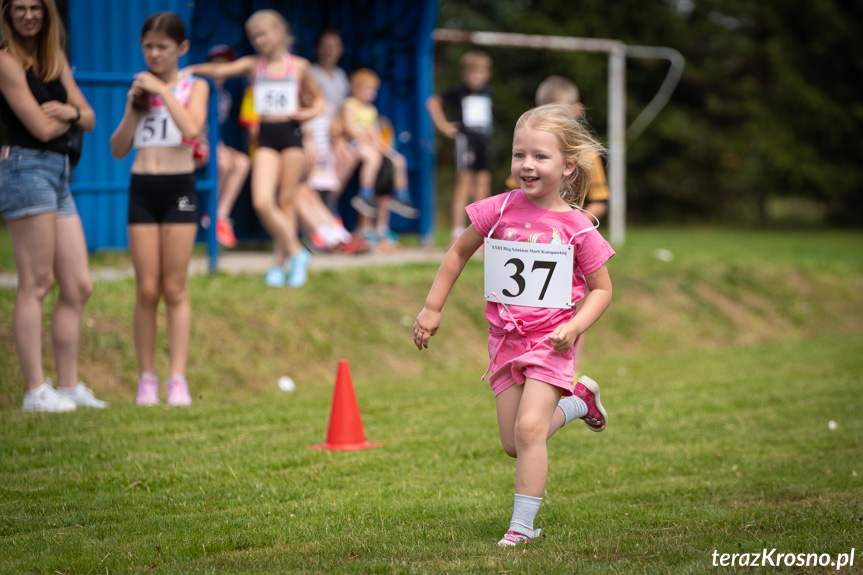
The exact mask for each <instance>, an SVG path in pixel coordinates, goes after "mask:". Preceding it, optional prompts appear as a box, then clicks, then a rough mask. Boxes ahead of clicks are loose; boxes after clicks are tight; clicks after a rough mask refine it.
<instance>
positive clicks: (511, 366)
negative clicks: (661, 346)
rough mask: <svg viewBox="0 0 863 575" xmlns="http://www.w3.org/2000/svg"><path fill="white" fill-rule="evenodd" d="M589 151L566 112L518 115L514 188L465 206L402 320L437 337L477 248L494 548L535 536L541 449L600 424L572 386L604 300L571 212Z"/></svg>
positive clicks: (552, 109) (599, 247)
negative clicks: (510, 497)
mask: <svg viewBox="0 0 863 575" xmlns="http://www.w3.org/2000/svg"><path fill="white" fill-rule="evenodd" d="M601 151H602V147H601V146H600V144H599V143H598V142H597V141H596V140H595V139H594V138H593V137H592V136H591V135H590V133H589V131H588V130H587V129H586V127H585V126H584V125H583V124H582V123H581V122H580V121H579V120H578V118H577V117H575V116H574V115H573V113H572V110H571V108H570V107H568V106H561V105H550V106H541V107H539V108H534V109H532V110H529V111H527V112H525V113H524V114H523V115H522V116H521V118H519V120H518V122H517V123H516V126H515V133H514V135H513V146H512V176H513V177H514V178H515V179H516V181H517V182H519V184H520V185H521V189H517V190H513V191H512V192H510V193H509V194H501V195H498V196H493V197H490V198H487V199H484V200H481V201H479V202H476V203H474V204H471V205H469V206H468V207H467V214H468V217H469V219H470V222H471V225H470V226H468V228H467V230H465V232H464V233H463V234H462V235H461V236H459V238H458V239H457V240H456V242H455V243H454V244H453V246H452V248H450V250H449V252H447V254H446V256H445V257H444V260H443V263H442V264H441V266H440V269H439V270H438V273H437V276H436V277H435V279H434V283H433V284H432V287H431V290H430V291H429V294H428V297H427V299H426V302H425V307H423V309H422V311H421V312H420V313H419V315H418V316H417V318H416V321H415V322H414V328H413V336H414V344H415V345H416V346H417V348H419V349H420V350H422V349H423V348H427V347H428V344H429V340H430V339H431V336H433V335H434V334H435V333H437V330H438V328H439V326H440V322H441V310H442V308H443V305H444V302H445V301H446V298H447V296H448V295H449V293H450V291H451V290H452V287H453V285H454V284H455V281H456V280H457V279H458V277H459V275H460V274H461V272H462V270H463V269H464V266H465V265H466V264H467V261H468V260H469V259H470V257H471V256H472V255H473V254H474V253H475V252H476V251H477V249H478V248H479V247H480V246H482V245H483V244H485V250H484V262H485V263H484V265H485V299H486V301H487V303H486V310H485V315H486V319H487V320H488V322H489V338H488V349H489V357H490V362H489V367H488V370H486V373H487V374H489V383H490V385H491V389H492V391H493V392H494V395H495V402H496V405H497V420H498V429H499V433H500V440H501V444H502V445H503V448H504V451H506V453H507V455H509V456H511V457H514V458H516V468H515V502H514V507H513V514H512V520H511V521H510V525H509V528H508V529H507V531H506V534H505V535H504V536H503V538H502V539H501V540H500V541H499V542H498V545H501V546H511V545H517V544H519V543H528V542H530V541H531V540H532V539H534V538H535V537H537V536H539V535H540V530H539V529H534V526H533V521H534V518H535V516H536V513H537V512H538V511H539V505H540V502H541V501H542V494H543V491H544V489H545V483H546V479H547V476H548V451H547V448H546V441H547V440H548V439H549V438H550V437H551V436H552V435H553V434H554V433H555V432H557V430H558V429H560V428H561V427H563V426H564V425H565V424H567V423H569V422H571V421H573V420H575V419H583V420H584V422H585V424H586V425H587V427H588V428H589V429H591V430H592V431H602V430H603V429H604V428H605V425H606V419H607V417H606V413H605V410H604V409H603V408H602V404H601V403H600V401H599V386H598V385H597V384H596V382H594V381H593V380H591V379H590V378H588V377H586V376H582V377H581V378H579V380H578V382H577V383H576V384H575V385H574V386H573V380H574V379H575V370H574V359H575V347H576V345H577V343H578V339H579V338H580V336H581V334H583V333H584V332H585V331H587V329H588V328H590V326H592V325H593V324H594V323H595V322H596V321H597V320H598V319H599V317H600V316H601V315H602V314H603V313H604V312H605V310H606V309H607V308H608V306H609V304H610V303H611V292H612V288H611V280H610V278H609V275H608V270H607V269H606V266H605V263H606V261H608V259H609V258H611V256H613V255H614V250H612V248H611V246H610V245H609V244H608V242H606V241H605V239H603V237H602V236H601V235H600V234H599V232H597V231H596V226H595V225H594V224H593V223H592V221H591V220H590V219H589V218H588V217H587V215H585V213H583V211H582V210H581V205H582V203H583V202H584V198H585V195H586V194H587V190H588V189H589V188H590V181H591V177H592V167H591V162H590V158H591V157H593V156H594V155H596V154H597V153H599V152H601ZM585 294H587V296H586V297H585ZM582 299H584V302H583V304H582V306H581V309H580V310H578V313H576V307H575V304H576V303H577V302H578V301H580V300H582ZM483 377H485V376H483Z"/></svg>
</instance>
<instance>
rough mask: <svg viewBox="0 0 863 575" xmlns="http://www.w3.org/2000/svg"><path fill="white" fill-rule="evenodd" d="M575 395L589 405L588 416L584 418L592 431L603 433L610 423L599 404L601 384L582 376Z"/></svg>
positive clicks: (576, 386) (577, 383)
mask: <svg viewBox="0 0 863 575" xmlns="http://www.w3.org/2000/svg"><path fill="white" fill-rule="evenodd" d="M574 394H575V395H576V396H577V397H579V398H581V400H582V401H584V403H586V404H587V415H585V416H584V417H582V419H583V420H584V424H585V425H586V426H587V428H588V429H589V430H591V431H602V430H603V429H605V425H606V423H608V415H606V413H605V410H604V409H603V408H602V404H601V403H600V402H599V384H598V383H596V382H595V381H593V380H592V379H590V378H589V377H587V376H586V375H582V376H581V377H579V378H578V381H577V382H576V384H575V391H574Z"/></svg>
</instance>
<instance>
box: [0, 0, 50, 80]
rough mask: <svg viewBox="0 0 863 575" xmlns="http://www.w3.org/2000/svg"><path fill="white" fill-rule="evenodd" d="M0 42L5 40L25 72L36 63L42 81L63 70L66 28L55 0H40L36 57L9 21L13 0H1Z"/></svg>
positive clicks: (11, 53) (4, 42) (6, 45)
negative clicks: (25, 46)
mask: <svg viewBox="0 0 863 575" xmlns="http://www.w3.org/2000/svg"><path fill="white" fill-rule="evenodd" d="M0 1H2V5H0V42H2V44H5V47H6V49H7V50H8V51H9V54H10V55H11V56H12V57H13V58H15V60H16V61H17V62H18V63H19V64H21V67H22V68H24V71H25V72H26V71H27V70H29V69H30V68H33V67H34V66H36V65H37V64H38V67H39V73H38V74H37V76H38V77H39V79H40V80H42V81H43V82H51V81H54V80H56V79H57V78H59V77H60V74H62V73H63V67H64V62H65V57H64V55H63V47H64V43H65V41H66V31H65V30H64V29H63V22H61V21H60V13H59V12H57V4H55V3H54V0H40V2H41V3H42V29H41V30H40V31H39V36H38V38H36V58H33V56H31V55H30V54H29V53H28V52H27V50H25V49H24V46H23V45H22V43H21V37H20V36H18V33H17V32H15V27H14V26H13V25H12V0H0Z"/></svg>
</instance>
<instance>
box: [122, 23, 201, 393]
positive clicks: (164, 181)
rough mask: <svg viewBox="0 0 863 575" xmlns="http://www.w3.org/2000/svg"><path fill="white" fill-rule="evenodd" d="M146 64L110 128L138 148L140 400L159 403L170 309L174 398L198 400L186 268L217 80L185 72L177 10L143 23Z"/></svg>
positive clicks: (133, 194)
mask: <svg viewBox="0 0 863 575" xmlns="http://www.w3.org/2000/svg"><path fill="white" fill-rule="evenodd" d="M141 49H142V50H143V52H144V61H145V63H146V64H147V70H145V71H143V72H139V73H137V74H135V81H134V82H132V87H131V89H130V90H129V91H128V93H127V94H126V109H125V112H124V114H123V119H122V120H121V121H120V125H119V126H117V129H116V130H115V131H114V134H113V135H112V136H111V153H112V154H113V155H114V157H116V158H117V159H122V158H124V157H126V155H127V154H128V153H129V152H130V151H131V150H132V148H135V150H136V153H135V161H134V162H133V163H132V176H131V181H130V184H129V216H128V231H129V249H130V251H131V255H132V265H133V266H134V268H135V287H136V292H135V316H134V326H135V350H136V353H137V358H138V367H139V378H138V397H137V400H136V402H137V403H138V405H155V404H157V403H159V395H158V390H159V381H158V378H157V377H156V373H155V369H156V366H155V362H156V360H155V355H156V312H157V310H158V306H159V299H161V298H163V299H164V300H165V307H166V311H167V316H168V353H169V373H170V377H169V379H168V382H167V392H168V404H169V405H181V406H187V405H190V404H191V401H192V400H191V398H190V396H189V388H188V384H187V383H186V363H187V361H188V358H189V337H190V332H191V321H192V318H191V315H192V314H191V308H190V305H189V294H188V285H187V276H188V269H189V260H190V259H191V257H192V248H193V247H194V244H195V235H196V234H197V231H198V207H197V193H196V190H195V163H194V159H193V157H192V151H193V149H194V147H195V138H197V137H198V135H199V134H200V133H201V130H202V129H203V127H204V124H205V123H206V121H207V99H208V98H209V94H210V88H209V86H208V85H207V83H206V82H204V81H203V80H201V79H199V78H195V77H194V76H188V75H181V74H180V70H179V67H178V64H179V60H180V57H181V56H183V55H184V54H185V53H186V52H187V51H188V50H189V41H188V40H187V39H186V30H185V27H184V26H183V21H182V20H181V19H180V17H179V16H177V15H176V14H174V13H172V12H159V13H157V14H153V15H152V16H150V17H149V18H148V19H147V21H146V22H144V26H143V28H142V29H141Z"/></svg>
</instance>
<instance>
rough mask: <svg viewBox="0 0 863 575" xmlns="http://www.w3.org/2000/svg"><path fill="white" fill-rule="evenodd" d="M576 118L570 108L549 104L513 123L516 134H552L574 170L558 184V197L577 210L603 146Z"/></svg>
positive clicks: (527, 113)
mask: <svg viewBox="0 0 863 575" xmlns="http://www.w3.org/2000/svg"><path fill="white" fill-rule="evenodd" d="M580 116H581V115H580V110H577V109H575V108H574V107H573V106H571V105H564V104H549V105H547V106H538V107H536V108H531V109H530V110H528V111H527V112H525V113H524V114H522V115H521V117H520V118H519V119H518V121H517V122H516V123H515V131H516V132H517V131H518V130H519V129H521V128H531V129H533V130H541V131H543V132H548V133H550V134H552V135H554V136H555V138H557V143H558V145H559V146H560V151H561V153H563V156H564V158H567V159H570V160H573V161H575V169H574V170H573V171H572V173H571V174H570V175H569V176H566V177H565V178H564V180H563V182H562V183H561V186H560V197H561V198H562V199H563V201H565V202H566V203H568V204H575V205H577V206H578V207H582V206H583V205H584V200H585V198H586V197H587V192H588V190H590V183H591V181H592V180H593V162H592V161H591V160H593V158H594V157H595V156H598V155H601V154H604V153H605V148H604V147H603V145H602V144H600V143H599V141H598V140H597V139H596V137H595V136H594V135H593V134H592V133H591V131H590V129H589V128H588V127H587V124H586V123H585V122H584V120H582V119H581V117H580Z"/></svg>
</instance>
